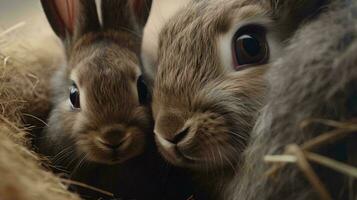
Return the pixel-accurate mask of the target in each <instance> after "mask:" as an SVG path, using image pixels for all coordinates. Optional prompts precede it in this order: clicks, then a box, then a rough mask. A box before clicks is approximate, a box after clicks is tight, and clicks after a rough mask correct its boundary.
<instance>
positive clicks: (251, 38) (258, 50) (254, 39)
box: [232, 25, 269, 70]
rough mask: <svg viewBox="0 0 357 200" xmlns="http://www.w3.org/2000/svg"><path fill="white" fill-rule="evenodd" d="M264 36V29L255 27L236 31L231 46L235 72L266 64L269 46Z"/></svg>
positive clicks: (246, 27)
mask: <svg viewBox="0 0 357 200" xmlns="http://www.w3.org/2000/svg"><path fill="white" fill-rule="evenodd" d="M265 35H266V32H265V29H264V28H263V27H260V26H255V25H250V26H245V27H242V28H241V29H239V30H238V31H237V33H236V34H235V36H234V40H233V45H232V46H233V60H234V64H235V69H236V70H240V69H242V68H244V67H247V66H250V65H261V64H264V63H266V62H267V60H268V58H269V46H268V43H267V40H266V37H265Z"/></svg>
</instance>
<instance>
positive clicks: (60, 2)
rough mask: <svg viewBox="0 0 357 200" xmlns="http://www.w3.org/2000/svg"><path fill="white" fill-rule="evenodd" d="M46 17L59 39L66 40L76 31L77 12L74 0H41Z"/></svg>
mask: <svg viewBox="0 0 357 200" xmlns="http://www.w3.org/2000/svg"><path fill="white" fill-rule="evenodd" d="M41 4H42V7H43V10H44V11H45V14H46V17H47V19H48V21H49V23H50V25H51V27H52V29H53V30H54V32H55V33H56V34H57V35H58V37H60V38H62V39H64V38H65V37H66V36H67V35H68V34H69V35H72V34H73V30H74V15H76V14H75V12H76V9H75V1H73V0H41Z"/></svg>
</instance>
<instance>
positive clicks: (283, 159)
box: [264, 119, 357, 200]
mask: <svg viewBox="0 0 357 200" xmlns="http://www.w3.org/2000/svg"><path fill="white" fill-rule="evenodd" d="M353 121H354V120H353ZM312 123H321V124H324V125H327V126H331V127H335V128H336V129H335V130H332V131H329V132H327V133H324V134H322V135H320V136H318V137H316V138H313V139H311V140H308V141H306V142H305V143H303V144H302V145H300V146H299V145H297V144H290V145H287V146H286V148H285V149H286V150H285V154H283V155H266V156H265V157H264V161H265V162H268V163H274V164H275V165H273V167H271V168H270V170H268V171H267V172H266V176H268V177H271V176H274V175H276V173H278V171H279V170H280V169H281V168H282V167H284V166H285V164H287V163H295V164H296V165H297V167H298V168H299V169H300V170H301V171H302V172H303V173H304V175H305V176H306V178H307V180H308V181H309V182H310V184H311V185H312V186H313V187H314V189H315V190H316V192H317V193H318V194H319V196H320V198H321V199H326V200H332V199H333V198H332V197H331V195H330V193H329V191H327V189H326V188H325V186H324V184H323V183H322V182H321V180H320V179H319V177H318V176H317V174H316V172H315V171H314V170H313V168H312V167H311V165H310V162H314V163H317V164H319V165H322V166H325V167H328V168H330V169H332V170H335V171H336V172H339V173H342V174H345V175H346V176H349V177H351V178H352V179H357V168H356V167H354V166H351V165H348V164H345V163H341V162H339V161H336V160H333V159H330V158H328V157H325V156H322V155H319V154H316V153H312V152H311V151H312V150H314V149H318V148H320V147H323V146H326V145H328V144H333V143H336V142H338V141H339V140H342V139H344V138H346V137H348V136H349V135H352V134H357V123H354V122H345V123H343V122H336V121H332V120H324V119H313V120H306V121H305V122H303V123H302V126H301V127H306V126H308V125H310V124H312Z"/></svg>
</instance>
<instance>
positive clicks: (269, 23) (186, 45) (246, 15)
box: [142, 0, 316, 199]
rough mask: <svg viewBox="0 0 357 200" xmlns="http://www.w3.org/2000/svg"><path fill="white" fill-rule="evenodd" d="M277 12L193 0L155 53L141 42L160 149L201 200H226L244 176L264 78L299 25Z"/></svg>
mask: <svg viewBox="0 0 357 200" xmlns="http://www.w3.org/2000/svg"><path fill="white" fill-rule="evenodd" d="M315 3H316V2H314V4H315ZM273 6H274V4H273V1H247V0H221V1H213V0H200V1H191V2H189V3H187V4H186V5H184V6H183V7H182V8H180V9H179V10H177V11H176V13H175V14H173V15H172V16H171V17H170V18H169V20H167V21H166V22H165V24H164V25H162V29H161V31H159V32H160V33H159V34H158V35H157V44H156V45H157V47H158V49H154V50H152V51H150V52H148V49H150V48H148V47H147V46H145V44H146V43H145V42H144V43H143V44H144V45H143V47H142V57H143V58H144V59H143V62H144V66H145V71H147V72H148V76H151V77H150V78H151V79H153V80H154V82H153V95H152V110H153V117H154V121H155V125H154V133H155V140H156V142H157V146H158V149H159V151H160V153H161V154H162V156H163V157H164V158H165V159H166V160H168V161H169V162H170V163H171V164H173V165H176V166H179V167H182V168H185V169H187V170H188V171H189V172H191V173H192V176H193V177H194V179H195V180H196V183H197V184H198V185H199V187H200V190H201V192H199V193H200V194H198V196H202V199H222V198H223V197H222V195H223V194H224V191H225V188H226V187H227V185H228V184H229V182H230V181H231V180H232V178H233V177H234V175H235V174H238V176H239V174H240V165H241V163H242V157H241V154H242V152H243V151H244V149H245V148H246V146H247V143H248V141H249V138H250V133H251V131H252V128H253V126H254V124H255V121H256V118H257V116H258V114H259V111H260V109H261V107H262V106H263V103H264V99H265V93H266V90H267V84H266V81H265V79H264V74H265V72H266V71H267V70H268V69H269V66H270V63H272V62H273V61H274V60H276V59H277V58H279V57H280V56H281V55H283V54H284V52H283V51H282V48H283V47H284V46H285V45H286V43H287V40H288V38H289V37H290V36H291V35H292V34H293V32H294V31H295V30H296V28H297V26H298V23H297V22H298V21H299V20H301V19H294V18H289V19H286V20H290V21H291V23H293V25H294V26H293V25H291V26H287V25H286V24H290V23H288V22H287V21H286V22H282V21H279V20H277V19H276V15H275V13H274V12H273V11H274V9H273ZM298 9H299V10H300V11H301V13H303V11H304V9H303V8H298ZM150 17H151V16H150ZM150 17H149V18H150ZM294 20H295V21H294ZM146 30H149V28H146ZM145 34H148V35H150V37H152V35H155V33H151V34H150V32H149V31H144V38H143V41H145V40H153V41H154V39H151V38H149V39H146V35H145Z"/></svg>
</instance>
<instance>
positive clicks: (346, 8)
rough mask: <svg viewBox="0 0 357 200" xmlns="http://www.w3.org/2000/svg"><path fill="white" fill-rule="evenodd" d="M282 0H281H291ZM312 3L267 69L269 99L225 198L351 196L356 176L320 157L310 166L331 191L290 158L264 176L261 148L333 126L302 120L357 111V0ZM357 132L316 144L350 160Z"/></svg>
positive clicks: (272, 149) (273, 149) (279, 146)
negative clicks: (310, 11) (341, 171)
mask: <svg viewBox="0 0 357 200" xmlns="http://www.w3.org/2000/svg"><path fill="white" fill-rule="evenodd" d="M285 2H286V3H287V4H286V6H287V7H289V6H290V5H292V4H293V3H292V2H293V1H285ZM310 2H311V1H310ZM289 3H290V4H289ZM316 11H317V13H315V14H317V15H318V16H317V17H313V18H307V19H305V22H304V25H302V26H301V28H299V30H298V32H297V33H296V34H295V36H294V37H293V38H292V40H291V41H290V42H289V43H290V45H289V46H288V47H287V48H286V49H285V55H284V56H282V57H281V58H280V59H279V60H277V62H275V63H274V64H273V65H272V67H271V68H270V70H269V71H268V73H267V74H266V78H267V80H268V83H269V92H268V96H267V104H266V105H265V106H264V109H263V110H262V112H261V114H260V116H259V117H258V122H257V124H256V126H255V128H254V131H253V133H252V138H251V141H250V143H249V145H248V147H247V149H246V151H245V153H244V164H243V167H242V169H241V171H240V173H239V174H238V175H237V176H236V178H235V181H233V182H232V188H230V190H228V191H229V192H228V196H227V199H237V200H238V199H245V200H250V199H251V200H253V199H254V200H263V199H296V200H303V199H326V198H332V199H341V200H342V199H350V200H355V199H356V198H357V196H356V191H357V187H356V181H355V179H354V180H351V179H348V178H347V176H345V175H342V174H339V173H337V172H335V171H333V170H328V169H327V168H325V167H321V166H319V165H313V168H314V170H315V171H316V172H317V175H318V177H319V178H320V179H321V181H322V183H323V184H324V185H325V187H326V189H327V191H329V193H330V194H329V195H330V197H326V196H325V197H321V196H320V195H319V193H318V192H317V191H316V190H315V189H314V187H313V186H312V185H311V184H310V183H309V182H308V181H307V179H306V177H305V176H304V175H303V174H302V173H301V171H300V170H299V169H298V168H297V167H296V165H287V166H285V167H284V168H282V169H281V171H279V172H278V174H276V175H275V176H274V178H267V177H266V176H265V173H266V172H267V171H268V169H270V167H271V165H270V164H267V163H265V162H264V161H263V157H264V156H265V155H268V154H273V155H274V154H281V153H282V152H283V151H284V148H285V146H286V145H288V144H293V143H295V144H302V143H304V142H306V141H308V140H310V139H311V138H314V137H316V136H319V135H321V134H323V133H324V132H326V131H328V130H330V129H331V128H328V127H326V126H324V125H321V124H311V125H310V126H308V127H306V128H304V129H302V128H301V127H300V125H301V123H302V122H303V121H304V120H306V119H312V118H323V119H331V120H337V121H346V120H351V119H353V118H356V116H357V68H356V67H357V2H356V1H332V2H329V3H328V4H326V5H323V6H322V7H320V8H319V9H318V10H316ZM356 139H357V138H356V135H355V134H354V136H352V137H349V138H347V139H345V140H342V141H340V142H337V143H336V144H335V143H334V144H330V145H327V146H324V147H321V148H319V149H318V151H317V152H318V153H321V154H323V155H327V156H328V157H331V158H333V159H337V160H340V161H342V162H349V163H350V164H352V165H354V166H356V165H357V163H356ZM353 144H354V145H353ZM353 157H354V158H353ZM353 161H354V163H353Z"/></svg>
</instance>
